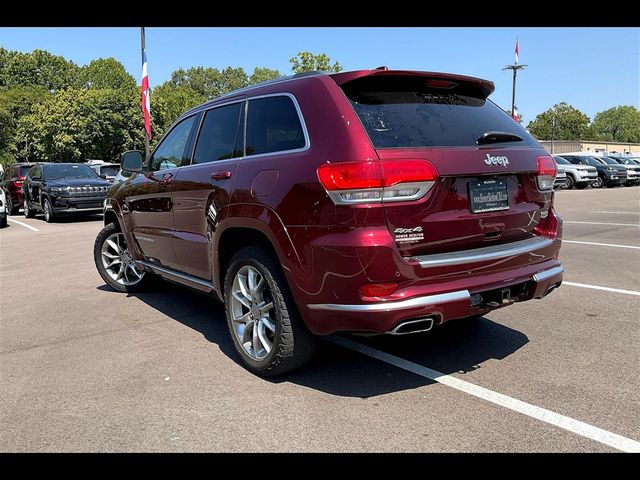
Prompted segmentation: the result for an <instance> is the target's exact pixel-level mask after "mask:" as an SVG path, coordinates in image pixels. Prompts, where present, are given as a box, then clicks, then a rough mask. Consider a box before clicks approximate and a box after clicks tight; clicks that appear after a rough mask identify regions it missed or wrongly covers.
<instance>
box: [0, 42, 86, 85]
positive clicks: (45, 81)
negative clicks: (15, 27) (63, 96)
mask: <svg viewBox="0 0 640 480" xmlns="http://www.w3.org/2000/svg"><path fill="white" fill-rule="evenodd" d="M79 71H80V69H79V67H78V66H77V65H76V64H75V63H73V62H71V61H69V60H66V59H65V58H64V57H62V56H59V55H53V54H51V53H49V52H46V51H44V50H34V51H33V52H30V53H22V52H18V51H15V50H6V49H4V48H2V49H0V87H6V88H12V87H24V86H30V85H33V86H40V87H43V88H44V89H46V90H48V91H50V92H54V91H57V90H60V89H61V88H66V87H69V86H75V85H77V84H78V81H79V78H78V73H79Z"/></svg>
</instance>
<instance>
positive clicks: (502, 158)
mask: <svg viewBox="0 0 640 480" xmlns="http://www.w3.org/2000/svg"><path fill="white" fill-rule="evenodd" d="M484 163H486V164H487V165H502V166H503V167H506V166H507V165H509V159H508V158H507V156H506V155H498V156H495V157H494V156H493V155H489V154H488V153H487V158H485V159H484Z"/></svg>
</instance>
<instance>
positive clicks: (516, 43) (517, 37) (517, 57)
mask: <svg viewBox="0 0 640 480" xmlns="http://www.w3.org/2000/svg"><path fill="white" fill-rule="evenodd" d="M517 64H518V37H516V65H517Z"/></svg>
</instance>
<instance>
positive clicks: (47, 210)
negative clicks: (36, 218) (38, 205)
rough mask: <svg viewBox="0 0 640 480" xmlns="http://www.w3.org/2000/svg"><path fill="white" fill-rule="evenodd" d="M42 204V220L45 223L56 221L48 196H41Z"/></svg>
mask: <svg viewBox="0 0 640 480" xmlns="http://www.w3.org/2000/svg"><path fill="white" fill-rule="evenodd" d="M42 206H43V207H44V208H43V209H44V221H45V222H47V223H53V222H55V221H56V216H55V213H53V207H52V206H51V201H50V200H49V199H48V198H46V197H45V198H43V202H42Z"/></svg>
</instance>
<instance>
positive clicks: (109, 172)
mask: <svg viewBox="0 0 640 480" xmlns="http://www.w3.org/2000/svg"><path fill="white" fill-rule="evenodd" d="M118 170H120V169H119V168H118V167H100V174H101V175H106V176H107V177H115V176H116V175H117V174H118Z"/></svg>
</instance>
